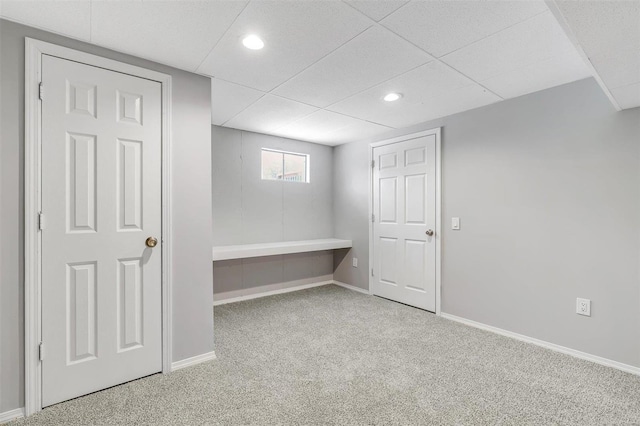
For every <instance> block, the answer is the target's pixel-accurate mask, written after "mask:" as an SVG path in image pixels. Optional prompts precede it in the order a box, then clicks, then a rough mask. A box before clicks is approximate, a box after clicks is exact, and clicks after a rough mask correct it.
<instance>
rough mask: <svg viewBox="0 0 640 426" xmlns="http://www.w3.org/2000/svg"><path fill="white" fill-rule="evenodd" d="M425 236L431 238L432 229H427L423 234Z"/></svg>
mask: <svg viewBox="0 0 640 426" xmlns="http://www.w3.org/2000/svg"><path fill="white" fill-rule="evenodd" d="M425 234H427V235H428V236H430V237H433V229H427V232H425Z"/></svg>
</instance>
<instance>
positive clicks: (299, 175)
mask: <svg viewBox="0 0 640 426" xmlns="http://www.w3.org/2000/svg"><path fill="white" fill-rule="evenodd" d="M284 180H288V181H291V182H305V181H306V180H307V156H306V155H297V154H284Z"/></svg>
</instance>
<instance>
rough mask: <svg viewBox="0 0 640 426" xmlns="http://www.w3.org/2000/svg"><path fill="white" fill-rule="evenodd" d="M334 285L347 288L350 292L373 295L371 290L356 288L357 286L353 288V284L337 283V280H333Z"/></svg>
mask: <svg viewBox="0 0 640 426" xmlns="http://www.w3.org/2000/svg"><path fill="white" fill-rule="evenodd" d="M333 283H334V284H335V285H337V286H340V287H344V288H346V289H348V290H352V291H357V292H358V293H362V294H367V295H371V292H370V291H369V290H365V289H364V288H360V287H356V286H353V285H351V284H346V283H342V282H340V281H336V280H333Z"/></svg>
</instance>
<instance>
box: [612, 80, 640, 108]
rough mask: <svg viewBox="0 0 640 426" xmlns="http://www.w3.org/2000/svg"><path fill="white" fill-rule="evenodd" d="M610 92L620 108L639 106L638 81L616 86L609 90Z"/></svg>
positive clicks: (639, 91) (639, 89) (639, 92)
mask: <svg viewBox="0 0 640 426" xmlns="http://www.w3.org/2000/svg"><path fill="white" fill-rule="evenodd" d="M611 94H612V95H613V97H614V98H615V100H616V101H617V102H618V105H620V108H622V109H628V108H635V107H640V83H635V84H630V85H629V86H624V87H617V88H615V89H613V90H611Z"/></svg>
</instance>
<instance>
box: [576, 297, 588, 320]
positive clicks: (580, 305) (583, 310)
mask: <svg viewBox="0 0 640 426" xmlns="http://www.w3.org/2000/svg"><path fill="white" fill-rule="evenodd" d="M576 314H578V315H585V316H587V317H590V316H591V300H589V299H581V298H579V297H578V298H577V299H576Z"/></svg>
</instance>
